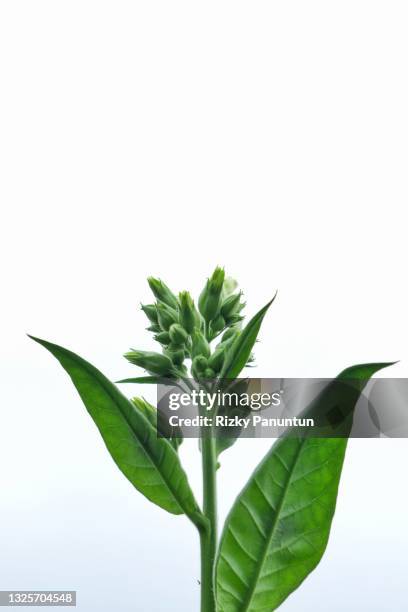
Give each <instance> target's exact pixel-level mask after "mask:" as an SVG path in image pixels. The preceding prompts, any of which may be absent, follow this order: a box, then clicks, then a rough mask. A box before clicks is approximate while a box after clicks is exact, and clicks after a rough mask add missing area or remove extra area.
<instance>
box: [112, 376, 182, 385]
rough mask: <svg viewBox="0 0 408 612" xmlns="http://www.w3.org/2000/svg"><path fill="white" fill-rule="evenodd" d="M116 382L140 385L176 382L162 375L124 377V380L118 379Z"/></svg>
mask: <svg viewBox="0 0 408 612" xmlns="http://www.w3.org/2000/svg"><path fill="white" fill-rule="evenodd" d="M116 383H117V384H118V385H119V384H123V383H135V384H139V385H166V384H170V383H171V384H174V383H173V382H172V381H171V380H170V379H169V378H163V377H162V376H137V377H136V378H124V379H123V380H117V381H116Z"/></svg>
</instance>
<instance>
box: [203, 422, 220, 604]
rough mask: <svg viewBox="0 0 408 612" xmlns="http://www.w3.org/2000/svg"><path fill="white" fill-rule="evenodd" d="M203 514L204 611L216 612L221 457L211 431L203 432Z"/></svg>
mask: <svg viewBox="0 0 408 612" xmlns="http://www.w3.org/2000/svg"><path fill="white" fill-rule="evenodd" d="M201 454H202V467H203V513H204V516H205V518H206V519H207V527H206V528H205V529H202V530H201V531H200V544H201V612H215V590H214V562H215V555H216V551H217V482H216V471H217V457H216V449H215V439H214V438H213V437H212V432H211V430H207V431H206V430H205V429H204V428H203V430H202V438H201Z"/></svg>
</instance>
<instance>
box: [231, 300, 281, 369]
mask: <svg viewBox="0 0 408 612" xmlns="http://www.w3.org/2000/svg"><path fill="white" fill-rule="evenodd" d="M275 297H276V295H275V296H274V297H273V298H272V300H271V301H270V302H268V304H266V306H264V307H263V308H261V310H260V311H259V312H258V313H257V314H256V315H255V316H254V317H252V319H251V320H250V321H249V323H248V324H247V325H246V326H245V327H244V329H243V330H242V332H241V333H240V334H239V336H238V337H237V338H236V339H235V340H234V342H233V343H232V345H231V347H230V348H229V349H228V351H227V354H226V356H225V362H224V366H223V368H222V371H221V374H220V379H222V378H237V376H239V373H240V372H241V370H242V369H243V368H244V367H245V365H246V363H247V361H248V359H249V358H250V356H251V351H252V349H253V347H254V344H255V342H256V339H257V337H258V333H259V330H260V328H261V324H262V321H263V318H264V316H265V315H266V312H267V310H268V308H269V306H270V305H271V304H272V302H273V301H274V299H275Z"/></svg>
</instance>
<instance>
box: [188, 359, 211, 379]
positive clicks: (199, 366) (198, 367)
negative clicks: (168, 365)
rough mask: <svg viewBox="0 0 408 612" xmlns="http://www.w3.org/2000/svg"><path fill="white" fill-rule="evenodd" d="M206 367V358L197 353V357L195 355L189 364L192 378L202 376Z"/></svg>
mask: <svg viewBox="0 0 408 612" xmlns="http://www.w3.org/2000/svg"><path fill="white" fill-rule="evenodd" d="M206 368H207V359H206V358H205V357H203V356H202V355H198V357H195V358H194V359H193V363H192V366H191V372H192V374H193V376H194V378H200V377H201V376H204V372H205V370H206Z"/></svg>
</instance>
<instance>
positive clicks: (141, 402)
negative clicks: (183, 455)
mask: <svg viewBox="0 0 408 612" xmlns="http://www.w3.org/2000/svg"><path fill="white" fill-rule="evenodd" d="M131 401H132V402H133V404H134V405H135V406H136V408H137V409H138V410H140V412H141V413H142V414H143V415H144V416H145V417H146V418H147V420H148V421H149V422H150V423H151V424H152V425H153V427H154V428H155V429H157V431H158V433H159V434H160V435H161V436H163V437H164V438H166V439H167V440H168V441H169V442H170V444H171V445H172V447H173V448H174V449H175V450H177V449H178V447H179V446H180V444H181V443H182V442H183V432H182V430H181V429H180V427H172V426H171V425H170V423H169V422H168V420H167V419H165V418H164V416H163V414H162V412H161V411H160V410H157V409H156V408H155V407H154V406H152V405H151V404H149V402H147V401H146V400H145V399H143V398H141V397H133V398H132V399H131Z"/></svg>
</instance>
